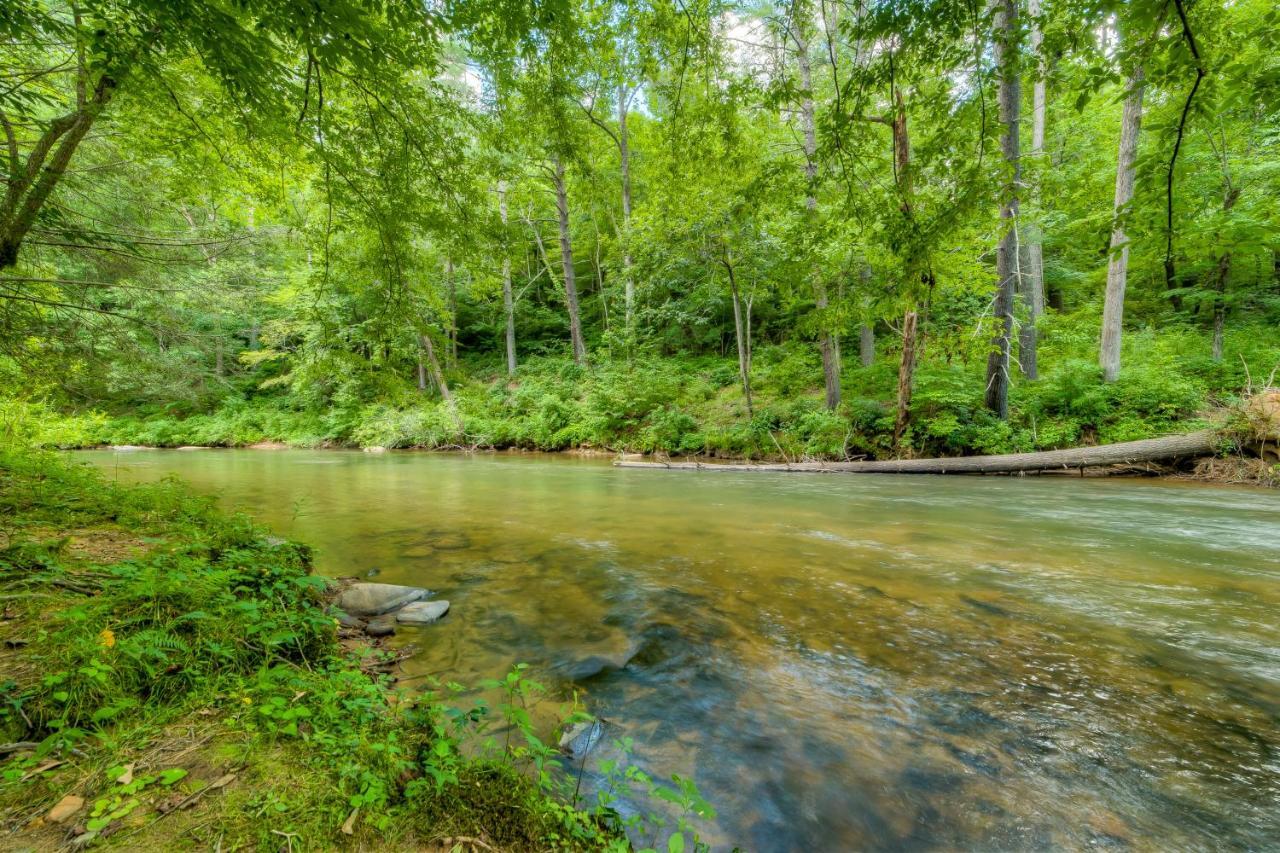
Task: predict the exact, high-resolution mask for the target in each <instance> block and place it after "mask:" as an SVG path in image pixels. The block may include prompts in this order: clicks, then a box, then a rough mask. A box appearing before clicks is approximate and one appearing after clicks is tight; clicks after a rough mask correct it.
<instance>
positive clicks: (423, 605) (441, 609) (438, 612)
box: [396, 599, 449, 625]
mask: <svg viewBox="0 0 1280 853" xmlns="http://www.w3.org/2000/svg"><path fill="white" fill-rule="evenodd" d="M448 612H449V602H447V601H444V600H443V599H441V600H439V601H415V602H413V603H412V604H406V605H405V606H404V607H402V608H400V610H399V612H397V613H396V619H397V621H400V622H408V623H410V624H413V625H430V624H431V623H432V622H436V621H438V620H439V619H440V617H441V616H443V615H445V614H446V613H448Z"/></svg>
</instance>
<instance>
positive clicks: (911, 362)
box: [893, 311, 917, 447]
mask: <svg viewBox="0 0 1280 853" xmlns="http://www.w3.org/2000/svg"><path fill="white" fill-rule="evenodd" d="M916 319H917V318H916V312H914V311H908V312H907V313H906V314H903V315H902V360H901V361H899V362H898V411H897V415H896V416H895V417H894V419H893V445H894V447H897V446H898V444H899V443H900V442H901V441H902V435H903V433H905V432H906V430H907V422H908V421H909V420H910V418H911V387H912V384H913V382H912V380H913V377H914V376H915V372H916V339H917V332H916Z"/></svg>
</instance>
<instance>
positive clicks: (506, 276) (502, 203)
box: [498, 181, 516, 376]
mask: <svg viewBox="0 0 1280 853" xmlns="http://www.w3.org/2000/svg"><path fill="white" fill-rule="evenodd" d="M498 215H499V216H500V217H501V219H502V231H503V236H502V313H503V316H504V317H505V318H506V324H507V338H506V341H507V376H514V375H515V373H516V304H515V294H514V293H513V291H512V289H511V255H510V253H509V251H508V247H507V237H506V230H507V182H506V181H499V182H498Z"/></svg>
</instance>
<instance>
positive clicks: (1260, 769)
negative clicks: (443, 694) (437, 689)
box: [79, 450, 1280, 850]
mask: <svg viewBox="0 0 1280 853" xmlns="http://www.w3.org/2000/svg"><path fill="white" fill-rule="evenodd" d="M79 455H80V456H81V457H82V458H85V459H88V460H91V461H92V462H93V463H94V464H97V465H99V466H100V467H102V468H103V469H104V470H106V471H107V473H108V475H109V476H115V477H118V478H119V479H121V480H122V481H123V480H130V481H134V480H152V479H156V478H159V477H162V476H165V475H169V474H177V475H179V476H180V477H182V478H183V479H185V480H187V481H188V482H190V483H191V484H192V485H193V486H194V487H195V488H196V489H197V490H198V491H201V492H204V493H208V494H216V495H218V496H219V497H220V499H221V500H222V502H223V503H224V505H225V506H226V507H228V508H232V509H239V510H244V511H245V512H248V513H249V514H251V515H253V516H254V517H255V518H256V519H258V520H259V521H261V522H262V523H264V524H266V525H269V526H270V527H271V528H273V529H274V530H275V531H276V532H277V533H280V534H281V535H285V536H291V537H295V538H297V539H300V540H302V541H305V542H308V543H310V544H311V545H313V546H315V548H316V555H317V557H316V566H317V571H319V572H321V573H322V574H326V575H332V576H341V575H356V576H360V577H373V578H375V579H376V580H378V581H385V582H390V583H407V584H414V585H420V586H426V587H429V588H430V589H432V590H433V591H435V592H436V594H437V595H438V596H440V597H443V598H448V599H449V600H450V601H451V602H452V610H451V612H450V615H449V616H448V617H446V619H445V620H444V621H443V622H441V623H439V624H437V625H433V626H430V627H428V628H423V629H406V630H403V631H401V633H400V635H399V636H398V637H397V638H396V639H397V642H413V643H414V644H415V645H416V646H417V647H418V649H419V651H418V653H417V655H416V656H415V657H414V658H413V659H412V660H411V661H409V662H408V664H407V670H408V677H407V678H406V682H405V683H406V684H407V685H412V684H413V679H414V678H415V677H422V676H426V675H436V676H438V677H441V678H447V679H451V680H456V681H459V682H462V683H464V684H465V683H476V682H478V681H480V680H481V679H485V678H493V677H501V675H502V674H504V673H505V672H506V671H507V670H508V669H509V668H510V667H511V666H512V665H513V664H514V663H516V662H526V663H528V664H530V665H531V671H532V672H533V673H535V674H536V675H537V676H538V677H539V678H540V680H542V681H543V682H545V683H546V684H548V686H549V687H551V689H552V691H553V693H554V694H555V696H556V697H557V698H561V699H562V698H565V697H568V696H570V695H571V694H572V693H573V691H575V690H576V691H577V692H578V693H579V694H580V696H581V697H582V698H583V700H584V702H585V703H586V705H587V706H588V707H589V708H590V710H592V711H593V712H594V713H596V714H598V715H600V716H603V717H605V718H607V719H608V720H609V721H610V726H609V730H610V732H611V735H612V736H613V737H629V738H631V739H632V740H633V742H634V745H635V747H634V748H635V752H634V755H633V756H632V757H631V758H630V759H628V760H631V761H634V762H636V763H638V764H640V765H641V766H642V767H643V768H644V769H645V770H646V771H648V772H649V773H651V774H652V775H654V776H655V777H659V778H669V777H670V776H671V775H672V774H673V773H678V774H681V775H683V776H687V777H690V778H692V779H693V780H694V781H695V782H696V783H697V785H698V787H699V788H700V790H701V792H702V794H703V795H704V796H705V797H706V798H707V799H708V800H710V801H711V802H712V803H713V804H714V805H715V807H716V809H717V811H718V817H717V819H716V820H715V821H714V822H712V823H711V824H709V825H704V826H702V830H703V837H704V838H705V839H706V840H708V841H709V842H711V843H712V844H713V845H714V846H715V847H717V848H721V847H724V848H728V847H732V846H733V845H735V844H736V845H740V846H741V847H743V848H744V849H750V850H902V849H984V850H990V849H1000V850H1010V849H1014V850H1022V849H1047V848H1052V849H1062V848H1068V849H1084V848H1092V847H1099V846H1104V847H1117V848H1128V849H1137V850H1175V849H1176V850H1199V849H1206V850H1207V849H1268V848H1269V849H1278V848H1280V494H1276V493H1274V492H1266V491H1259V490H1250V489H1227V488H1212V487H1203V486H1193V485H1185V484H1171V483H1160V482H1151V481H1129V480H1100V479H1073V478H1060V477H1039V478H1036V477H1027V478H1008V477H984V478H958V477H957V478H945V477H927V476H926V477H896V476H880V475H799V474H746V473H743V474H731V473H719V474H717V473H706V472H675V471H656V470H631V469H615V468H613V467H612V466H610V465H609V464H608V463H607V461H600V460H587V459H577V458H572V457H565V456H542V455H533V454H528V455H521V454H496V455H495V454H489V455H484V454H481V455H475V456H466V455H447V454H427V453H387V454H363V453H358V452H347V451H278V452H267V451H253V450H197V451H145V452H132V453H119V452H112V451H90V452H86V453H83V454H79ZM548 713H549V711H548ZM607 740H608V741H611V740H612V737H610V738H608V739H607ZM613 749H614V748H613V747H612V746H611V745H609V743H608V742H605V743H602V745H601V746H600V747H599V748H598V749H597V750H596V752H594V753H592V755H591V757H590V758H589V764H591V763H595V762H598V761H600V760H603V759H606V758H609V757H615V756H614V753H613Z"/></svg>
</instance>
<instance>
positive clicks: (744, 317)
mask: <svg viewBox="0 0 1280 853" xmlns="http://www.w3.org/2000/svg"><path fill="white" fill-rule="evenodd" d="M720 263H721V264H722V265H723V266H724V268H725V271H726V272H727V273H728V274H729V293H730V294H731V295H732V297H733V332H734V339H735V340H736V341H737V344H738V376H739V378H741V380H742V396H743V397H745V398H746V401H747V414H748V415H754V414H755V408H754V407H753V406H752V403H751V306H750V304H749V303H748V305H747V306H746V308H745V310H744V308H743V304H742V294H741V293H739V291H738V277H737V276H736V275H735V274H734V270H733V262H732V261H731V260H730V259H729V258H728V257H723V258H721V259H720Z"/></svg>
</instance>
